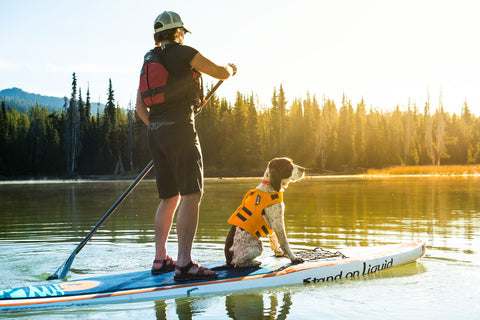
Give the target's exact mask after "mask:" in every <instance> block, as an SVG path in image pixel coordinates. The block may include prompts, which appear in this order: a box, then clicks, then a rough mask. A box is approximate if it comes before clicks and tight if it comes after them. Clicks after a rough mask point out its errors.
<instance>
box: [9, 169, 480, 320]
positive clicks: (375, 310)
mask: <svg viewBox="0 0 480 320" xmlns="http://www.w3.org/2000/svg"><path fill="white" fill-rule="evenodd" d="M259 181H260V180H259V179H258V178H255V179H254V178H249V179H216V180H215V179H214V180H208V181H207V182H206V190H205V196H204V198H203V201H202V206H201V217H200V223H199V227H198V232H197V236H196V241H195V244H194V249H193V256H194V259H195V260H196V261H197V262H200V263H206V262H215V261H223V242H224V239H225V236H226V234H227V232H228V230H229V226H228V225H227V223H226V220H227V219H228V217H229V216H230V214H231V213H232V212H233V211H234V210H235V209H236V207H237V206H238V205H239V204H240V201H241V199H242V197H243V195H244V193H245V192H246V191H248V190H249V189H251V188H254V187H255V186H256V185H257V184H258V183H259ZM130 183H131V181H113V182H112V181H110V182H59V183H38V182H37V183H15V184H11V183H2V184H0V289H8V288H13V287H18V286H25V285H34V284H39V283H41V282H43V281H45V278H46V277H47V276H49V275H51V274H52V273H53V272H54V271H55V270H56V269H57V268H58V267H59V266H60V265H61V264H62V263H63V261H64V260H65V259H66V258H67V257H68V256H69V255H70V254H71V252H72V251H73V249H74V248H75V247H76V245H77V244H78V243H79V242H80V241H81V240H82V239H83V237H84V236H85V235H86V234H87V233H88V232H89V231H90V230H91V229H92V227H93V226H94V225H95V224H96V223H97V222H98V220H99V219H100V218H101V217H102V216H103V215H104V213H105V212H106V211H107V210H108V209H109V208H110V206H111V205H112V204H113V203H114V202H115V200H116V199H117V198H118V197H119V196H120V195H121V194H122V192H123V191H124V190H125V189H126V187H127V186H128V185H129V184H130ZM284 201H285V204H286V217H285V222H286V226H287V233H288V236H289V239H290V243H291V245H292V246H293V248H294V249H312V248H315V247H323V248H326V249H341V248H344V247H347V246H354V247H355V246H370V245H380V244H390V243H398V242H402V241H410V240H417V239H423V240H425V241H426V243H427V253H426V255H425V256H424V257H423V258H421V259H420V260H419V261H418V262H417V263H413V264H409V265H406V266H402V267H398V268H393V269H390V270H385V271H381V272H378V273H375V274H371V275H368V276H361V277H357V278H355V279H343V280H339V281H336V282H329V283H315V284H306V285H298V286H290V287H280V288H274V289H268V290H261V291H258V290H257V291H249V292H241V293H230V294H229V293H225V294H219V295H212V296H204V297H196V298H183V299H170V300H165V301H156V302H141V303H131V304H117V305H100V306H84V307H71V308H63V309H50V310H41V311H25V312H23V311H22V312H10V313H4V314H2V313H0V318H2V317H5V318H12V319H130V320H131V319H407V318H412V319H418V318H419V317H422V318H423V319H436V320H438V319H480V257H479V251H480V181H479V178H478V177H402V178H364V177H321V178H307V179H304V180H302V181H300V182H297V183H295V184H291V185H290V187H289V188H288V190H287V191H286V192H285V194H284ZM157 204H158V203H157V197H156V189H155V182H154V181H152V180H144V181H142V182H141V183H140V184H139V185H138V186H137V187H136V189H135V190H134V192H133V193H132V194H131V195H130V196H129V197H128V198H127V199H126V200H125V202H124V203H123V204H122V205H121V207H120V208H119V209H118V210H117V211H116V212H115V213H114V214H113V216H112V217H111V218H110V219H109V220H108V221H107V222H106V223H105V224H104V225H103V226H102V227H101V228H100V230H99V231H98V232H97V233H96V234H95V236H94V237H93V238H92V239H91V240H90V241H89V242H88V244H87V245H86V246H85V247H84V248H83V250H82V251H81V252H80V253H79V254H78V255H77V257H76V258H75V261H74V263H73V266H72V268H71V271H70V273H69V279H70V280H73V279H80V278H85V277H90V276H97V275H106V274H114V273H120V272H122V273H123V272H130V271H138V270H142V269H149V268H150V267H151V263H152V260H153V255H154V245H153V240H154V237H153V215H154V212H155V209H156V206H157ZM265 245H267V243H265ZM168 248H169V251H170V254H171V255H173V256H175V255H176V234H175V229H174V228H173V230H172V234H171V235H170V238H169V243H168Z"/></svg>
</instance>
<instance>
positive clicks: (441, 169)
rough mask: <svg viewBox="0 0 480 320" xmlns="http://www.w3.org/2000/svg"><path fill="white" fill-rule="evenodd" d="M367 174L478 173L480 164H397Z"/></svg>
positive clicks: (370, 170)
mask: <svg viewBox="0 0 480 320" xmlns="http://www.w3.org/2000/svg"><path fill="white" fill-rule="evenodd" d="M365 175H367V176H370V175H371V176H376V175H387V176H388V175H395V176H402V175H419V176H420V175H422V176H424V175H429V176H445V175H447V176H465V175H480V164H475V165H442V166H397V167H389V168H383V169H369V170H368V171H367V173H366V174H365Z"/></svg>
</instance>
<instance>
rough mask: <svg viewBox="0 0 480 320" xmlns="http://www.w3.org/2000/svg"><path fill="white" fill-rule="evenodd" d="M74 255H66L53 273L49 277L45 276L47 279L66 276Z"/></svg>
mask: <svg viewBox="0 0 480 320" xmlns="http://www.w3.org/2000/svg"><path fill="white" fill-rule="evenodd" d="M74 253H75V252H74ZM74 257H75V255H74V254H72V255H71V256H70V257H68V259H67V260H65V262H64V263H63V264H62V265H61V266H60V267H59V268H58V269H57V271H55V273H54V274H52V275H51V276H50V277H48V278H47V280H56V279H63V278H65V277H66V276H67V273H68V271H69V270H70V267H71V266H72V263H73V258H74Z"/></svg>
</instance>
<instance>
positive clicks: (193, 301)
mask: <svg viewBox="0 0 480 320" xmlns="http://www.w3.org/2000/svg"><path fill="white" fill-rule="evenodd" d="M222 300H224V304H225V309H224V310H221V309H220V308H218V307H217V310H216V311H217V312H218V314H217V316H218V319H233V320H254V319H262V320H281V319H287V316H288V315H289V313H290V308H291V306H292V296H291V293H290V292H289V291H285V292H280V291H275V292H270V293H269V292H266V293H246V294H244V293H240V294H230V295H228V296H226V297H222ZM205 301H206V299H205V298H182V299H175V300H174V301H172V302H171V304H172V305H170V301H168V300H167V301H156V302H155V310H156V318H157V320H168V319H180V320H191V319H194V318H195V316H199V315H202V314H205V313H207V312H208V314H210V315H211V314H212V313H213V312H212V311H213V310H211V309H212V308H213V307H212V306H211V305H209V304H206V303H204V302H205ZM171 309H174V314H173V312H172V310H171Z"/></svg>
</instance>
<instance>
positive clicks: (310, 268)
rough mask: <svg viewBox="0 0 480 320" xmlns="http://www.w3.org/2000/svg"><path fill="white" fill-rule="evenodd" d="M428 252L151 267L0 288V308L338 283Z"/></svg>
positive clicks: (364, 251) (307, 254) (390, 249)
mask: <svg viewBox="0 0 480 320" xmlns="http://www.w3.org/2000/svg"><path fill="white" fill-rule="evenodd" d="M424 253H425V243H424V242H423V241H413V242H405V243H400V244H394V245H383V246H372V247H355V248H342V249H341V250H340V251H339V252H333V251H325V250H322V249H320V250H315V251H301V252H296V254H298V255H299V256H301V257H302V258H304V259H305V260H306V261H305V262H304V263H301V264H296V265H292V264H291V263H290V260H289V259H288V258H275V257H273V256H264V257H261V258H260V259H259V260H260V261H262V265H261V267H255V268H244V269H222V268H221V267H222V266H223V262H222V263H213V264H205V266H206V267H208V268H215V267H217V268H220V269H219V270H216V271H217V273H218V275H219V277H218V278H217V279H213V280H201V281H187V282H177V281H175V280H174V279H173V274H174V273H173V272H169V273H164V274H160V275H152V274H151V273H150V270H147V271H139V272H132V273H124V274H114V275H109V276H102V277H92V278H86V279H82V280H74V281H65V282H61V281H46V282H45V283H44V284H40V285H35V286H29V287H22V288H14V289H7V290H0V311H9V310H19V309H35V308H47V307H65V306H72V305H89V304H105V303H126V302H139V301H155V300H162V299H168V298H177V297H187V296H198V295H202V294H215V293H222V292H232V291H242V290H252V289H263V288H271V287H276V286H286V285H294V284H302V283H304V284H308V283H315V282H323V281H334V280H338V279H344V278H353V277H357V276H361V275H366V274H371V273H375V272H378V271H381V270H385V269H389V268H392V267H395V266H399V265H403V264H406V263H410V262H414V261H416V260H417V259H418V258H420V257H421V256H423V255H424Z"/></svg>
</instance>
